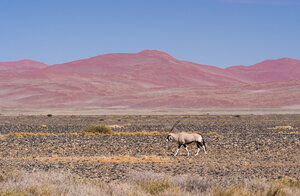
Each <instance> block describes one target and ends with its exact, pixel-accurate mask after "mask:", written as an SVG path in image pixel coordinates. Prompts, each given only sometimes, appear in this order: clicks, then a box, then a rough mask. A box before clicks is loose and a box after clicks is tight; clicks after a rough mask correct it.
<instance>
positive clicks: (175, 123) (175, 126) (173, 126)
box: [170, 120, 180, 132]
mask: <svg viewBox="0 0 300 196" xmlns="http://www.w3.org/2000/svg"><path fill="white" fill-rule="evenodd" d="M179 122H180V120H177V121H176V123H175V124H174V125H173V127H172V128H171V129H170V132H172V131H173V129H174V128H175V127H176V125H178V123H179Z"/></svg>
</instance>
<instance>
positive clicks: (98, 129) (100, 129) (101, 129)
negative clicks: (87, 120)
mask: <svg viewBox="0 0 300 196" xmlns="http://www.w3.org/2000/svg"><path fill="white" fill-rule="evenodd" d="M83 132H85V133H102V134H112V133H113V131H112V130H111V128H110V127H109V126H106V125H103V124H100V125H92V126H90V127H87V128H85V129H84V130H83Z"/></svg>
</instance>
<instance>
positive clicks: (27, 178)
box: [0, 169, 300, 196]
mask: <svg viewBox="0 0 300 196" xmlns="http://www.w3.org/2000/svg"><path fill="white" fill-rule="evenodd" d="M0 176H1V180H0V195H10V196H17V195H18V196H19V195H36V196H37V195H70V196H71V195H74V196H77V195H78V196H79V195H80V196H81V195H82V196H85V195H91V196H93V195H95V196H96V195H103V196H106V195H115V196H121V195H122V196H123V195H142V196H146V195H147V196H149V195H190V196H193V195H197V196H198V195H200V196H201V195H205V196H206V195H207V196H252V195H253V196H294V195H299V194H300V188H299V181H296V180H294V179H290V178H283V179H281V180H278V181H273V182H270V181H267V180H263V179H259V180H250V179H237V177H238V176H236V177H233V178H224V179H222V180H221V181H217V180H216V179H215V178H205V177H201V176H190V175H189V176H185V175H181V176H167V175H165V174H163V173H153V172H149V171H143V172H137V171H133V172H129V174H128V178H127V180H126V182H118V183H114V182H110V183H104V182H102V181H101V179H88V178H79V177H78V176H76V175H74V174H70V173H67V172H63V171H60V172H58V171H48V172H44V171H24V170H21V171H17V170H2V171H1V169H0Z"/></svg>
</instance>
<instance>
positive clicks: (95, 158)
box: [0, 114, 300, 181]
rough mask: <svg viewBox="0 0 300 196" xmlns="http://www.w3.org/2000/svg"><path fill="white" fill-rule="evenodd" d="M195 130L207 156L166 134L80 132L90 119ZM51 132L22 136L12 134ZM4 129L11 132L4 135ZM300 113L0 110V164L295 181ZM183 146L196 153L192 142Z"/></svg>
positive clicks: (95, 173) (121, 176) (116, 174)
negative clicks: (31, 113) (3, 113)
mask: <svg viewBox="0 0 300 196" xmlns="http://www.w3.org/2000/svg"><path fill="white" fill-rule="evenodd" d="M178 119H180V120H181V123H180V124H179V125H178V126H177V130H176V131H193V132H199V133H201V134H202V135H203V137H204V138H205V140H206V143H207V147H208V154H204V153H203V151H201V153H199V155H198V156H196V157H195V156H190V157H187V156H186V151H185V149H184V148H182V149H181V150H180V152H179V155H178V156H177V157H173V156H172V153H174V152H175V150H176V148H177V145H176V144H175V143H167V142H166V140H165V138H166V135H163V134H162V135H154V134H149V135H147V134H137V135H80V134H78V135H77V134H68V133H79V132H81V131H82V130H83V129H84V128H85V127H87V126H90V125H93V124H106V125H113V126H111V127H112V130H113V131H115V132H142V133H144V132H143V131H146V132H154V131H157V132H165V131H166V130H168V129H169V128H170V127H171V126H172V124H173V123H174V122H175V121H176V120H178ZM21 132H22V133H23V132H25V133H51V134H49V135H47V134H41V135H38V134H34V135H32V136H26V135H25V136H24V135H22V134H18V133H21ZM9 133H14V134H12V136H9V135H8V134H9ZM299 133H300V115H296V114H294V115H241V116H239V115H235V116H233V115H210V116H209V115H195V116H188V115H184V116H175V115H169V116H166V115H161V116H148V115H139V116H133V115H126V116H125V115H123V116H56V115H54V116H52V117H48V116H44V115H43V116H42V115H40V116H0V134H1V135H0V167H3V168H8V167H12V168H18V169H21V168H22V169H25V170H33V169H41V170H53V169H54V170H62V169H63V170H66V171H69V172H71V173H76V174H78V175H80V176H82V177H88V178H101V179H103V180H104V181H114V180H126V179H127V174H128V173H129V172H131V171H132V170H136V171H154V172H158V173H161V172H163V173H165V174H169V175H181V174H187V175H196V176H197V175H200V176H207V177H214V178H223V177H234V176H239V177H240V178H252V177H255V178H256V177H258V178H261V177H265V178H268V179H274V178H275V179H277V178H281V177H283V176H290V177H293V178H296V179H298V180H299V179H300V170H299V168H300V156H299V154H300V134H299ZM189 150H190V152H191V153H192V154H194V153H195V152H196V145H195V144H191V145H190V146H189Z"/></svg>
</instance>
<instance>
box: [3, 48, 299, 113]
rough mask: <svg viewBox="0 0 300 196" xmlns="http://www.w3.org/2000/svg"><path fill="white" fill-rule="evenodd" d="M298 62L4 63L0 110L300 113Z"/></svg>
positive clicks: (145, 55) (118, 59) (163, 58)
mask: <svg viewBox="0 0 300 196" xmlns="http://www.w3.org/2000/svg"><path fill="white" fill-rule="evenodd" d="M299 62H300V61H298V60H296V59H289V58H283V59H278V60H267V61H263V62H261V63H258V64H255V65H252V66H233V67H229V68H226V69H221V68H217V67H214V66H208V65H201V64H196V63H192V62H187V61H181V60H178V59H175V58H174V57H172V56H170V55H168V54H167V53H164V52H160V51H153V50H146V51H142V52H139V53H136V54H127V53H122V54H106V55H100V56H96V57H92V58H88V59H83V60H78V61H73V62H68V63H64V64H57V65H52V66H47V65H46V64H44V63H40V62H37V61H31V60H22V61H16V62H2V63H1V62H0V110H1V108H16V109H18V108H49V107H51V108H55V107H64V108H66V107H72V108H74V107H76V108H87V107H88V108H90V107H131V108H132V107H134V108H143V107H211V106H214V107H281V106H291V105H300V99H299V97H300V66H299V65H300V64H299Z"/></svg>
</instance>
